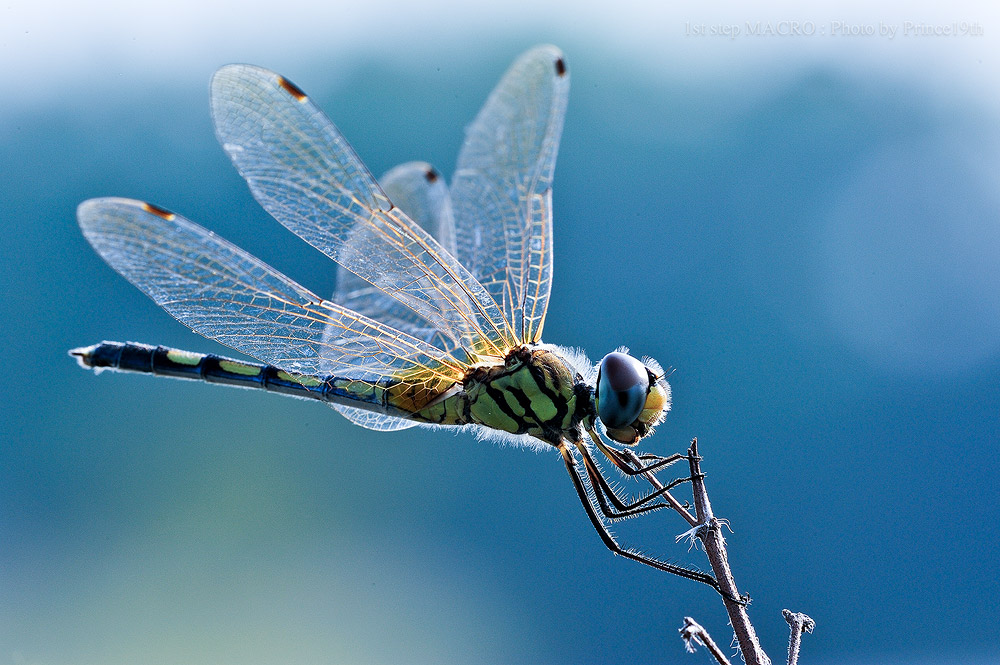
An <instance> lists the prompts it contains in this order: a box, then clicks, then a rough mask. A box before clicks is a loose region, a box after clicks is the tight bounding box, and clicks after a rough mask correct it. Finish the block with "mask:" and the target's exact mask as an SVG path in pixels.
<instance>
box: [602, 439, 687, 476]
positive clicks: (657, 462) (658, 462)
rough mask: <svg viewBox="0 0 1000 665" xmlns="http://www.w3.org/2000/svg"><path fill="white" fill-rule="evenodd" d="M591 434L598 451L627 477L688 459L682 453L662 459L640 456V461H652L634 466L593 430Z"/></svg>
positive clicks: (659, 457) (654, 456)
mask: <svg viewBox="0 0 1000 665" xmlns="http://www.w3.org/2000/svg"><path fill="white" fill-rule="evenodd" d="M587 433H588V434H590V438H591V439H593V441H594V445H595V446H597V449H598V450H600V451H601V452H602V453H604V456H605V457H607V458H608V459H609V460H610V461H611V463H612V464H614V465H615V466H616V467H618V469H619V470H620V471H621V472H622V473H624V474H625V475H627V476H638V475H640V474H643V473H649V472H651V471H659V470H660V469H665V468H667V467H668V466H670V465H671V464H673V463H674V462H677V461H679V460H682V459H687V456H686V455H681V454H680V453H674V454H673V455H670V456H669V457H661V456H660V455H652V454H643V455H639V459H641V460H643V461H647V460H651V461H650V463H649V464H640V465H637V466H633V465H632V462H631V460H629V459H628V458H627V457H625V455H623V454H622V452H621V451H620V450H618V449H616V448H613V447H612V446H609V445H608V444H606V443H604V441H602V440H601V437H600V436H599V435H598V434H597V432H595V431H594V430H593V429H590V430H587Z"/></svg>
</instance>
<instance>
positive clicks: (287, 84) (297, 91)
mask: <svg viewBox="0 0 1000 665" xmlns="http://www.w3.org/2000/svg"><path fill="white" fill-rule="evenodd" d="M278 85H280V86H281V87H282V88H284V89H285V92H287V93H288V94H289V95H291V96H292V97H294V98H295V99H296V100H297V101H300V102H304V101H306V93H304V92H302V89H301V88H299V86H297V85H295V84H294V83H292V82H291V81H289V80H288V79H286V78H285V77H284V76H279V77H278Z"/></svg>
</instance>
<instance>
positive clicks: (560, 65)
mask: <svg viewBox="0 0 1000 665" xmlns="http://www.w3.org/2000/svg"><path fill="white" fill-rule="evenodd" d="M565 73H566V61H565V60H563V59H562V58H556V76H562V75H564V74H565Z"/></svg>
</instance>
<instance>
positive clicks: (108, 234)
mask: <svg viewBox="0 0 1000 665" xmlns="http://www.w3.org/2000/svg"><path fill="white" fill-rule="evenodd" d="M77 217H78V219H79V222H80V227H81V228H82V229H83V234H84V236H86V238H87V240H88V241H89V242H90V244H91V245H92V246H93V247H94V249H95V250H97V253H98V254H100V255H101V257H103V258H104V260H105V261H107V262H108V263H109V264H111V266H112V267H113V268H114V269H115V270H117V271H118V272H119V273H121V274H122V275H123V276H124V277H125V278H126V279H128V280H129V281H130V282H132V283H133V284H135V285H136V286H137V287H138V288H139V289H140V290H142V291H143V292H144V293H146V295H148V296H149V297H151V298H152V299H153V300H155V301H156V303H157V304H159V305H160V306H161V307H163V308H164V309H165V310H167V311H168V312H169V313H170V314H172V315H173V316H174V317H175V318H176V319H177V320H178V321H180V322H181V323H183V324H184V325H186V326H189V327H190V328H192V329H193V330H194V331H195V332H198V333H200V334H202V335H204V336H205V337H209V338H212V339H215V340H217V341H219V342H221V343H222V344H225V345H226V346H229V347H232V348H234V349H236V350H238V351H241V352H243V353H246V354H247V355H249V356H252V357H254V358H257V359H258V360H260V361H262V362H265V363H269V364H272V365H276V366H277V367H279V368H281V369H284V370H286V371H288V372H292V373H300V374H307V375H312V376H321V377H322V376H327V375H330V374H333V375H336V376H340V377H344V378H352V379H357V380H358V381H362V382H367V383H370V384H378V385H382V386H394V387H393V388H392V390H390V391H389V396H390V400H389V402H390V404H391V405H392V406H394V407H396V408H398V409H399V410H400V411H399V412H398V413H406V412H412V411H414V410H418V409H420V408H422V407H423V406H424V405H426V404H427V402H429V401H430V400H432V399H434V398H435V397H437V396H438V395H440V394H441V393H442V392H444V391H445V390H447V389H448V388H450V387H451V386H453V385H454V384H455V382H456V381H460V380H461V378H462V377H463V376H464V368H463V366H462V364H461V363H460V362H458V361H456V360H455V359H454V358H452V357H450V356H448V355H447V354H445V353H443V352H442V351H440V350H439V349H436V348H434V347H432V346H431V345H429V344H427V343H425V342H422V341H420V340H418V339H415V338H413V337H411V336H410V335H407V334H405V333H402V332H400V331H398V330H394V329H393V328H390V327H389V326H386V325H384V324H382V323H379V322H378V321H374V320H372V319H369V318H367V317H365V316H362V315H360V314H358V313H356V312H352V311H351V310H349V309H346V308H344V307H342V306H340V305H337V304H334V303H332V302H329V301H325V300H323V299H321V298H319V297H318V296H316V295H315V294H313V293H312V292H310V291H309V290H308V289H306V288H304V287H302V286H300V285H299V284H297V283H296V282H294V281H292V280H291V279H289V278H288V277H286V276H284V275H282V274H281V273H280V272H278V271H277V270H275V269H274V268H271V267H270V266H268V265H267V264H265V263H264V262H262V261H260V260H259V259H257V258H255V257H253V256H251V255H250V254H248V253H246V252H244V251H243V250H241V249H240V248H238V247H236V246H235V245H233V244H232V243H229V242H227V241H225V240H223V239H222V238H219V237H218V236H216V235H215V234H213V233H211V232H209V231H207V230H205V229H203V228H202V227H200V226H198V225H196V224H194V223H193V222H190V221H188V220H186V219H184V218H183V217H181V216H180V215H175V214H173V213H170V212H167V211H165V210H162V209H160V208H157V207H155V206H151V205H149V204H147V203H143V202H141V201H132V200H129V199H118V198H107V199H91V200H89V201H85V202H83V203H82V204H80V207H79V208H78V210H77ZM333 331H336V334H333Z"/></svg>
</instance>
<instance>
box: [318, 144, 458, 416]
mask: <svg viewBox="0 0 1000 665" xmlns="http://www.w3.org/2000/svg"><path fill="white" fill-rule="evenodd" d="M379 184H380V185H381V186H382V191H384V192H385V193H386V195H387V196H388V197H389V200H391V201H392V202H393V205H395V206H396V207H397V208H399V209H400V210H402V211H403V212H405V213H406V214H407V216H408V217H409V218H410V219H412V220H413V221H414V222H416V223H417V224H420V226H421V227H423V229H424V230H425V231H427V232H428V233H430V234H431V235H432V236H434V238H435V240H437V241H438V243H439V244H440V245H441V246H442V247H443V248H445V249H446V250H447V251H448V252H449V253H450V254H451V255H452V256H454V255H455V227H454V221H453V220H452V215H451V199H450V197H449V196H448V186H447V185H446V184H445V182H444V179H443V178H441V176H440V174H439V173H438V172H437V171H436V170H435V169H434V167H432V166H431V165H430V164H428V163H427V162H408V163H406V164H400V165H399V166H397V167H395V168H393V169H391V170H390V171H389V172H387V173H386V174H385V175H383V176H382V177H381V178H379ZM347 244H348V246H350V245H351V244H352V243H351V240H350V239H349V240H348V241H347ZM347 251H353V250H351V249H348V250H347ZM333 301H334V302H335V303H337V304H339V305H343V306H345V307H347V308H348V309H352V310H354V311H355V312H359V313H361V314H364V315H365V316H367V317H369V318H372V319H375V320H376V321H381V322H382V323H385V324H388V325H390V326H392V327H393V328H396V329H397V330H402V331H403V332H405V333H408V334H410V335H413V336H414V337H416V338H417V339H422V340H424V341H425V342H429V343H430V344H433V345H434V346H436V347H438V348H440V349H441V350H443V351H446V352H449V353H452V354H454V353H455V352H458V351H459V350H460V342H459V340H456V339H454V338H452V337H450V336H448V335H445V334H444V333H442V332H441V331H440V330H437V329H436V328H434V325H433V324H432V323H431V322H429V321H428V320H427V319H425V318H424V317H422V316H420V315H419V314H417V313H416V312H414V311H413V310H412V309H410V308H409V307H406V306H405V305H403V304H402V303H400V302H399V301H398V300H395V299H394V298H391V297H389V296H388V295H387V294H386V293H384V292H383V291H381V290H380V289H379V288H378V287H375V286H372V285H371V284H369V283H368V282H366V281H365V280H363V279H361V278H360V277H358V276H357V275H355V274H354V273H352V272H350V271H348V270H343V269H342V270H339V271H337V287H336V290H335V291H334V294H333ZM333 408H335V409H337V411H339V412H340V414H341V415H342V416H344V417H345V418H347V419H348V420H350V421H351V422H353V423H354V424H356V425H360V426H361V427H365V428H367V429H374V430H380V431H383V432H385V431H396V430H401V429H406V428H409V427H413V426H415V425H416V424H417V423H416V422H414V421H412V420H406V419H404V418H394V417H393V416H388V415H384V414H381V413H374V412H372V411H366V410H365V409H358V408H355V407H353V406H347V405H344V404H334V405H333Z"/></svg>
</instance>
